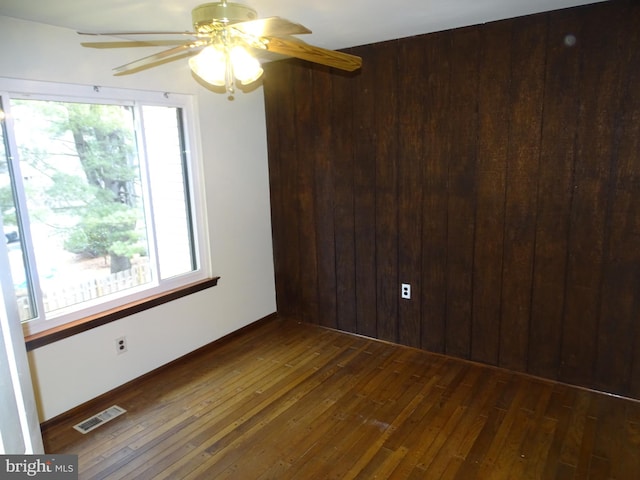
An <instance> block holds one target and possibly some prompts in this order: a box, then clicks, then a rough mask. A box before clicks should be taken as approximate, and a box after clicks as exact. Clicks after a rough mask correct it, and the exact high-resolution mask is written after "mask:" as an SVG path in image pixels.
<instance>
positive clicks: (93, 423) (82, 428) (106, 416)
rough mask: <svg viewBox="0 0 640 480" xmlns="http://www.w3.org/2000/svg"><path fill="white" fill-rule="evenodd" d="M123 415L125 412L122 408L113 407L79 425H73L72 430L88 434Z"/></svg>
mask: <svg viewBox="0 0 640 480" xmlns="http://www.w3.org/2000/svg"><path fill="white" fill-rule="evenodd" d="M123 413H126V410H125V409H124V408H122V407H119V406H117V405H114V406H113V407H109V408H107V409H106V410H104V411H102V412H100V413H98V414H96V415H94V416H93V417H90V418H87V419H86V420H83V421H82V422H80V423H79V424H77V425H74V426H73V428H75V429H76V430H77V431H79V432H80V433H89V432H90V431H91V430H94V429H96V428H98V427H99V426H101V425H104V424H105V423H107V422H108V421H110V420H113V419H114V418H116V417H118V416H120V415H122V414H123Z"/></svg>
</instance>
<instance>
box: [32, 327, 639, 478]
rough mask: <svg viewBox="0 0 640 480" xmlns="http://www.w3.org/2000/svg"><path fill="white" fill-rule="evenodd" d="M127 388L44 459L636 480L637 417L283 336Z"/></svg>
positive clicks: (572, 391) (298, 471)
mask: <svg viewBox="0 0 640 480" xmlns="http://www.w3.org/2000/svg"><path fill="white" fill-rule="evenodd" d="M129 386H130V388H127V389H119V390H118V391H117V392H114V394H109V395H106V396H104V397H102V398H100V399H99V401H96V402H92V404H91V405H87V406H86V407H83V408H80V409H76V410H75V411H74V412H73V415H69V416H67V417H65V419H64V420H61V421H56V422H52V424H51V425H50V426H48V427H47V428H45V431H44V432H43V435H44V439H45V447H46V450H47V452H48V453H74V454H78V455H79V465H80V479H97V478H108V479H120V478H123V479H124V478H127V479H134V478H135V479H145V480H147V479H163V478H168V479H196V478H199V479H208V480H210V479H216V480H217V479H224V478H231V479H242V480H252V479H304V480H306V479H329V478H337V479H346V478H363V479H372V478H380V479H439V478H443V479H445V478H446V479H464V480H467V479H473V478H481V479H500V478H504V479H554V478H559V479H570V478H574V479H585V478H592V479H607V478H615V479H638V478H640V454H639V453H640V404H639V403H637V402H632V401H629V400H624V399H620V398H616V397H611V396H606V395H602V394H598V393H594V392H588V391H585V390H580V389H577V388H572V387H568V386H566V385H561V384H556V383H552V382H547V381H543V380H540V379H536V378H531V377H527V376H524V375H520V374H516V373H511V372H508V371H504V370H499V369H495V368H491V367H485V366H481V365H477V364H473V363H469V362H464V361H460V360H456V359H452V358H447V357H444V356H440V355H433V354H429V353H426V352H423V351H419V350H415V349H411V348H409V347H403V346H398V345H393V344H389V343H384V342H380V341H377V340H371V339H367V338H362V337H357V336H352V335H348V334H344V333H340V332H336V331H333V330H328V329H323V328H320V327H316V326H313V325H308V324H298V323H296V322H293V321H286V320H271V321H268V322H265V323H263V324H261V325H259V326H258V327H257V328H251V329H248V330H246V331H245V332H242V333H241V334H240V335H236V336H234V337H233V338H231V339H230V340H228V341H223V342H218V343H217V344H215V345H213V346H212V348H207V349H205V350H202V351H200V352H198V353H197V354H195V355H191V356H189V357H187V358H186V359H185V360H184V361H180V362H177V363H175V364H173V365H172V366H171V367H169V368H166V369H163V370H161V371H160V372H158V373H157V374H154V375H149V376H147V377H145V378H143V379H141V380H139V381H137V382H134V383H132V384H130V385H129ZM114 404H117V405H119V406H121V407H123V408H125V409H126V410H127V413H126V414H124V415H122V416H120V417H118V418H116V419H114V420H112V421H111V422H109V423H106V424H105V425H103V426H101V427H99V428H97V429H96V430H94V431H92V432H90V433H88V434H86V435H82V434H80V433H79V432H77V431H75V430H73V428H72V426H73V425H75V424H76V423H78V422H80V421H82V420H84V419H86V418H87V417H89V416H91V415H93V414H94V413H97V412H99V411H101V410H102V409H105V408H107V407H109V406H111V405H114Z"/></svg>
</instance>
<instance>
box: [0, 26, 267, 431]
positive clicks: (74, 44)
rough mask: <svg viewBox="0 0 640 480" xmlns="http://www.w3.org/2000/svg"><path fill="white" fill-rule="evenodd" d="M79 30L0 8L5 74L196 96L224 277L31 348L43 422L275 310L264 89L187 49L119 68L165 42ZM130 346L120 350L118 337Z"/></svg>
mask: <svg viewBox="0 0 640 480" xmlns="http://www.w3.org/2000/svg"><path fill="white" fill-rule="evenodd" d="M82 40H86V39H81V37H79V36H78V35H77V34H76V33H75V32H73V31H70V30H66V29H61V28H56V27H49V26H46V25H41V24H35V23H30V22H24V21H20V20H15V19H11V18H7V17H1V16H0V76H2V77H8V78H18V79H26V80H39V81H55V82H63V83H79V84H88V85H101V86H110V87H119V88H135V89H144V90H158V91H162V92H165V91H168V92H177V93H187V94H195V95H197V105H198V110H199V112H198V114H199V119H200V136H201V152H202V155H203V158H204V163H205V179H204V182H205V189H206V196H207V217H208V222H209V237H210V245H211V252H212V263H213V273H214V275H220V277H221V280H220V282H219V283H218V286H216V287H213V288H211V289H208V290H205V291H202V292H198V293H196V294H193V295H190V296H188V297H185V298H181V299H179V300H176V301H173V302H170V303H168V304H164V305H161V306H158V307H155V308H153V309H151V310H147V311H145V312H141V313H138V314H136V315H132V316H130V317H127V318H124V319H122V320H119V321H117V322H113V323H110V324H108V325H105V326H102V327H99V328H95V329H93V330H89V331H87V332H84V333H82V334H79V335H76V336H73V337H70V338H68V339H65V340H62V341H58V342H55V343H53V344H50V345H47V346H45V347H42V348H39V349H36V350H34V351H32V352H31V353H30V356H29V359H30V363H31V368H32V373H33V378H34V387H35V390H36V395H37V398H38V404H39V414H40V419H41V421H44V420H47V419H50V418H52V417H54V416H56V415H58V414H60V413H63V412H65V411H67V410H69V409H71V408H73V407H75V406H77V405H79V404H81V403H83V402H85V401H87V400H90V399H92V398H94V397H96V396H98V395H100V394H102V393H104V392H106V391H109V390H111V389H113V388H115V387H117V386H119V385H121V384H123V383H125V382H127V381H129V380H132V379H134V378H136V377H139V376H140V375H143V374H144V373H147V372H149V371H151V370H153V369H155V368H157V367H159V366H161V365H163V364H165V363H168V362H170V361H172V360H174V359H176V358H178V357H180V356H182V355H185V354H187V353H189V352H190V351H193V350H194V349H196V348H198V347H200V346H202V345H205V344H207V343H210V342H212V341H214V340H216V339H218V338H220V337H222V336H224V335H226V334H227V333H230V332H232V331H234V330H237V329H238V328H241V327H243V326H245V325H247V324H249V323H251V322H254V321H256V320H258V319H260V318H262V317H264V316H266V315H269V314H271V313H273V312H275V310H276V304H275V285H274V274H273V256H272V249H271V223H270V209H269V179H268V165H267V145H266V127H265V117H264V103H263V94H262V89H261V88H259V89H257V90H256V91H253V92H251V93H247V94H244V93H239V94H238V95H237V96H236V98H235V100H234V101H229V100H227V98H226V96H225V95H223V94H219V93H213V92H210V91H208V90H206V89H205V88H203V87H201V86H200V85H199V84H198V83H197V82H196V81H195V80H194V79H193V78H192V77H191V74H190V73H189V69H188V66H187V63H186V60H179V61H177V62H173V63H170V64H166V65H163V66H160V67H157V68H155V69H150V70H147V71H144V72H140V73H137V74H134V75H128V76H123V77H113V76H112V75H111V68H113V67H115V66H118V65H121V64H124V63H127V62H129V61H131V60H134V59H136V58H139V57H141V56H145V55H149V54H151V53H154V52H155V51H156V50H153V49H151V50H148V49H146V48H143V49H114V50H95V49H86V48H83V47H81V46H80V41H82ZM120 336H126V337H127V343H128V352H127V353H125V354H123V355H116V351H115V339H116V338H117V337H120Z"/></svg>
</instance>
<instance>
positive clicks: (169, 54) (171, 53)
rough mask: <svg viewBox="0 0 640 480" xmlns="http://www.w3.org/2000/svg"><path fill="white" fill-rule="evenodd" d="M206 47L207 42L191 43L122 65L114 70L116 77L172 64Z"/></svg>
mask: <svg viewBox="0 0 640 480" xmlns="http://www.w3.org/2000/svg"><path fill="white" fill-rule="evenodd" d="M205 45H206V43H205V42H191V43H187V44H185V45H180V46H179V47H175V48H170V49H169V50H164V51H162V52H159V53H156V54H153V55H149V56H148V57H143V58H140V59H138V60H135V61H133V62H130V63H127V64H125V65H120V66H119V67H116V68H114V69H113V70H114V72H115V74H114V75H127V74H129V73H134V72H138V71H140V70H144V69H146V68H151V67H155V66H157V65H160V64H163V63H167V62H172V61H173V60H177V59H179V58H184V57H187V56H191V55H194V54H196V53H198V52H199V51H200V49H201V48H202V47H204V46H205Z"/></svg>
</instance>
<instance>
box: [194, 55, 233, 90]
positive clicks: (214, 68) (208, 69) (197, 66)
mask: <svg viewBox="0 0 640 480" xmlns="http://www.w3.org/2000/svg"><path fill="white" fill-rule="evenodd" d="M189 67H190V68H191V71H193V73H195V74H196V75H197V76H198V77H200V78H201V79H202V80H204V81H205V82H207V83H209V84H211V85H215V86H217V87H224V86H225V85H226V75H225V72H226V70H227V61H226V56H225V53H224V51H223V50H222V49H220V48H216V47H214V46H211V45H210V46H208V47H205V48H203V49H202V51H201V52H200V53H199V54H198V55H196V56H195V57H191V58H190V59H189Z"/></svg>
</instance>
